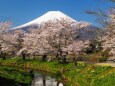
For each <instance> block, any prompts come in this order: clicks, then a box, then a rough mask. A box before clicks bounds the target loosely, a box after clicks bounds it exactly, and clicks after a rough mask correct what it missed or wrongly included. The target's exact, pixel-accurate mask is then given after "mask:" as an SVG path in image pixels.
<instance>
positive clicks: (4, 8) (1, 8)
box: [0, 0, 113, 27]
mask: <svg viewBox="0 0 115 86" xmlns="http://www.w3.org/2000/svg"><path fill="white" fill-rule="evenodd" d="M112 5H113V3H111V2H106V1H105V0H0V21H12V22H13V27H15V26H19V25H21V24H24V23H27V22H29V21H31V20H33V19H36V18H38V17H40V16H41V15H43V14H44V13H46V12H48V11H61V12H63V13H65V14H66V15H68V16H70V17H72V18H74V19H75V20H77V21H86V22H91V23H92V24H93V25H98V24H97V23H96V22H95V19H96V18H95V17H94V16H91V15H88V14H85V13H84V11H86V10H98V9H103V10H107V9H108V8H109V7H111V6H112Z"/></svg>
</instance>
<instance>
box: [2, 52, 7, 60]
mask: <svg viewBox="0 0 115 86" xmlns="http://www.w3.org/2000/svg"><path fill="white" fill-rule="evenodd" d="M1 57H2V58H3V60H5V59H6V53H5V52H1Z"/></svg>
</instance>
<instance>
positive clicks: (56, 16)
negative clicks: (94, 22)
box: [14, 11, 77, 29]
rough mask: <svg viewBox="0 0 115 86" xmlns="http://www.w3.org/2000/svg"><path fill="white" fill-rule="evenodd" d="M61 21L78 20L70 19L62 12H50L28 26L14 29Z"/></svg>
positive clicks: (24, 25)
mask: <svg viewBox="0 0 115 86" xmlns="http://www.w3.org/2000/svg"><path fill="white" fill-rule="evenodd" d="M61 19H69V20H71V21H74V22H77V21H76V20H74V19H72V18H70V17H69V16H67V15H66V14H64V13H62V12H60V11H49V12H47V13H45V14H44V15H42V16H41V17H39V18H37V19H35V20H33V21H30V22H28V23H26V24H23V25H21V26H18V27H15V28H14V29H18V28H24V27H27V26H32V25H40V24H41V23H43V22H47V21H54V20H61Z"/></svg>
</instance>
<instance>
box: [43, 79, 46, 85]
mask: <svg viewBox="0 0 115 86" xmlns="http://www.w3.org/2000/svg"><path fill="white" fill-rule="evenodd" d="M43 86H46V80H45V77H43Z"/></svg>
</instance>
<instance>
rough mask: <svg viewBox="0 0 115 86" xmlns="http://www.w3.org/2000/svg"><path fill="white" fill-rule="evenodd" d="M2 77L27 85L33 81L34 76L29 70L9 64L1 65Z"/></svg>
mask: <svg viewBox="0 0 115 86" xmlns="http://www.w3.org/2000/svg"><path fill="white" fill-rule="evenodd" d="M0 77H4V78H6V79H10V80H14V81H15V82H16V83H22V84H25V85H26V86H28V85H30V84H31V81H32V76H31V75H30V74H29V72H27V71H26V72H25V71H24V70H21V69H18V70H17V69H16V68H13V67H7V66H0Z"/></svg>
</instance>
